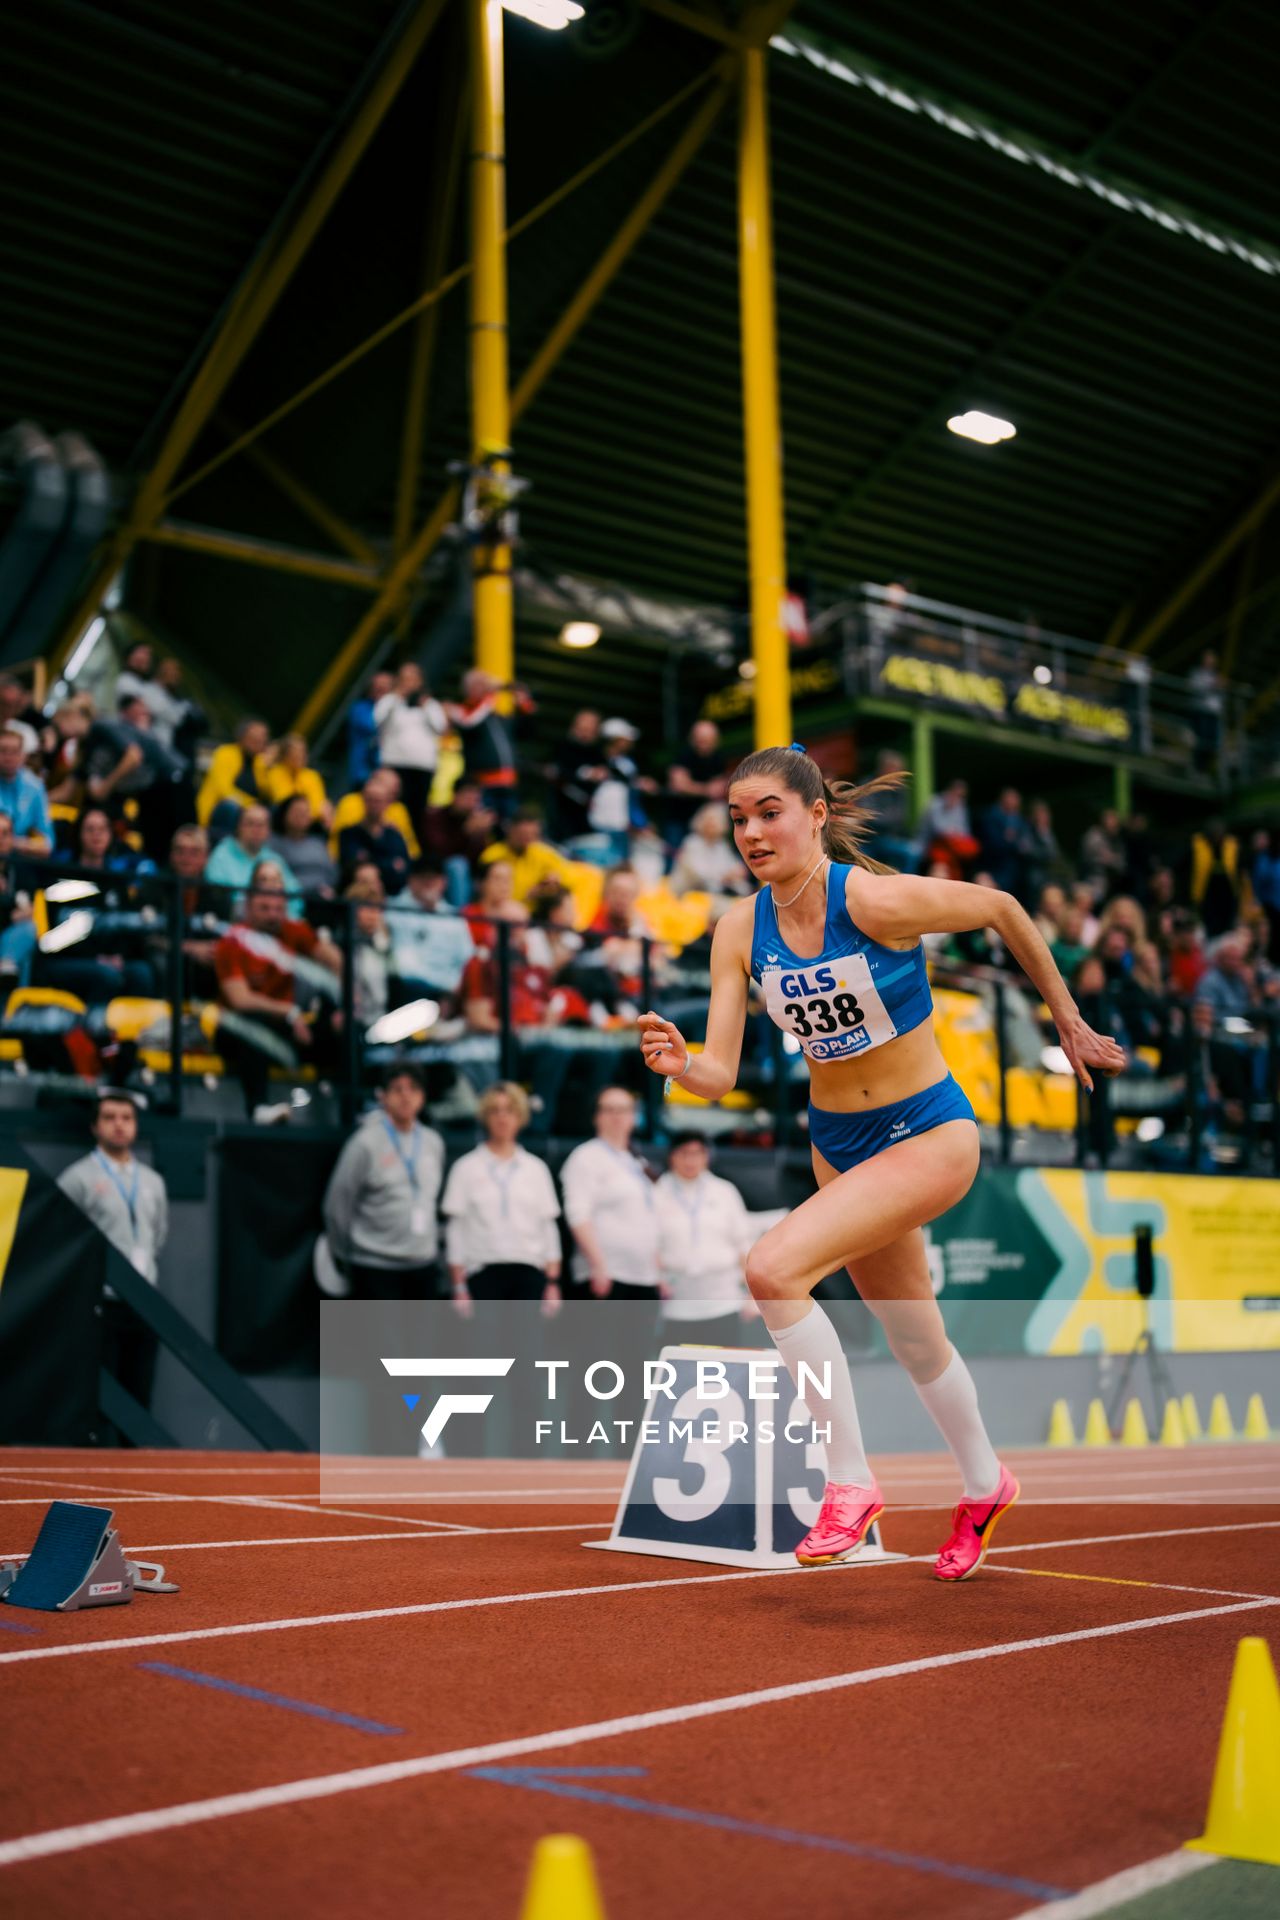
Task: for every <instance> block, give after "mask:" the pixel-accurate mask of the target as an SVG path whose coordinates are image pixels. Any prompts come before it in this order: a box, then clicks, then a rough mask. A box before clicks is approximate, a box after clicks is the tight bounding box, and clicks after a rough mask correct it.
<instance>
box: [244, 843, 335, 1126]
mask: <svg viewBox="0 0 1280 1920" xmlns="http://www.w3.org/2000/svg"><path fill="white" fill-rule="evenodd" d="M286 889H287V883H286V880H285V876H284V874H283V873H282V872H281V870H280V868H279V866H278V865H276V864H275V863H274V862H273V861H271V860H263V861H261V863H260V864H259V866H258V868H257V871H256V873H255V875H254V884H253V886H252V888H251V889H250V891H249V894H248V897H247V898H246V900H245V905H244V917H243V919H242V920H239V921H237V922H236V924H235V925H234V926H232V927H231V928H229V929H228V931H227V932H226V933H225V934H224V935H223V936H222V938H221V939H220V940H219V941H218V943H217V945H216V946H215V948H214V952H213V964H214V971H215V973H216V974H217V977H218V988H219V994H220V997H221V1000H222V1003H223V1005H224V1006H226V1007H228V1008H229V1009H230V1010H231V1011H232V1012H233V1013H235V1014H238V1015H241V1016H242V1017H245V1018H247V1019H249V1020H251V1021H253V1022H254V1024H255V1025H257V1026H260V1027H265V1028H266V1029H268V1031H269V1032H270V1033H271V1034H272V1035H274V1036H275V1038H276V1039H277V1040H282V1041H284V1042H286V1043H287V1044H288V1046H289V1052H290V1056H291V1057H293V1058H294V1059H295V1060H296V1055H294V1053H293V1049H295V1048H296V1049H297V1050H298V1052H300V1053H301V1054H303V1055H304V1056H306V1057H309V1058H312V1059H320V1060H323V1059H324V1058H325V1057H326V1055H327V1054H330V1053H331V1051H332V1048H331V1038H330V1036H331V1031H332V1022H331V1020H330V1019H329V1018H328V1017H327V1015H328V1005H329V1002H328V997H327V996H326V995H324V994H321V993H320V992H319V991H318V990H317V988H316V986H315V985H314V984H313V983H309V982H308V981H307V979H306V977H305V975H303V974H301V973H299V971H298V970H297V969H296V968H295V966H294V961H295V960H302V961H310V962H312V963H313V964H314V965H317V966H320V967H323V968H325V969H326V971H327V972H329V973H331V974H333V975H334V976H335V977H336V976H338V975H340V974H341V972H342V955H341V954H340V953H339V951H338V949H337V947H335V946H334V944H333V942H332V941H331V940H329V939H328V938H326V936H325V935H324V934H319V933H317V932H316V931H315V929H314V927H309V926H308V925H307V923H306V921H305V920H291V919H290V918H289V917H288V895H287V890H286ZM218 1050H219V1052H220V1053H222V1055H223V1056H224V1058H226V1059H227V1061H228V1062H229V1063H230V1064H231V1065H232V1066H233V1067H234V1068H235V1071H236V1073H237V1075H238V1076H239V1079H240V1084H241V1087H242V1088H243V1090H244V1098H245V1107H246V1109H247V1111H248V1113H249V1114H250V1116H251V1118H253V1119H255V1120H263V1121H272V1120H278V1119H280V1118H282V1117H286V1116H287V1112H288V1109H287V1108H286V1109H285V1110H284V1114H283V1115H282V1113H281V1110H280V1109H279V1108H278V1107H268V1106H267V1105H266V1097H267V1086H268V1081H269V1076H270V1064H271V1056H270V1054H268V1053H267V1052H265V1051H264V1050H263V1049H262V1048H261V1047H258V1046H255V1045H254V1044H253V1042H252V1039H251V1038H249V1037H248V1036H247V1035H245V1034H242V1033H240V1032H238V1031H233V1030H231V1029H230V1027H229V1026H220V1027H219V1029H218Z"/></svg>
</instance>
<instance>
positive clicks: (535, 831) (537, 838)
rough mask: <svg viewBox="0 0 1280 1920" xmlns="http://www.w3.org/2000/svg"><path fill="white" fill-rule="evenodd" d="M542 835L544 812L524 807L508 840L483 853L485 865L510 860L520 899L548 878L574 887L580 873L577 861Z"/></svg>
mask: <svg viewBox="0 0 1280 1920" xmlns="http://www.w3.org/2000/svg"><path fill="white" fill-rule="evenodd" d="M541 835H542V815H541V814H540V813H539V812H538V809H537V808H536V807H521V808H519V810H518V811H517V813H516V814H515V817H514V818H513V819H512V821H511V824H510V825H509V826H508V828H507V837H506V839H505V840H499V841H498V842H497V844H496V845H495V846H492V847H486V848H485V850H484V852H483V853H482V854H481V855H480V864H481V865H482V866H490V865H492V863H493V862H494V861H495V860H506V861H508V862H509V863H510V866H511V871H512V876H513V879H514V892H513V897H514V898H515V899H517V900H520V901H525V900H527V899H528V898H529V896H530V894H532V893H534V892H536V891H537V889H538V888H539V887H540V886H541V885H542V884H543V882H544V881H546V880H554V881H556V882H557V883H558V884H559V885H560V886H562V887H570V886H572V883H573V879H574V875H575V872H576V869H575V866H574V863H573V861H572V860H566V858H565V856H564V855H563V854H562V853H561V852H559V851H558V849H557V848H555V847H553V846H552V845H551V844H550V842H549V841H546V840H544V839H542V838H541Z"/></svg>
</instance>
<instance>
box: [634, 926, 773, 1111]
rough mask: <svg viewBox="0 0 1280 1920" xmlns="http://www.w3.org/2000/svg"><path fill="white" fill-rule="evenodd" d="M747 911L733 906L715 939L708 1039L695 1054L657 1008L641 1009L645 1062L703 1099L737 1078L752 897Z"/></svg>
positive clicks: (712, 1097)
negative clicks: (675, 1078)
mask: <svg viewBox="0 0 1280 1920" xmlns="http://www.w3.org/2000/svg"><path fill="white" fill-rule="evenodd" d="M745 905H746V908H747V917H745V918H744V916H743V913H742V909H741V908H740V907H730V909H729V911H728V913H726V914H725V916H724V918H723V919H722V920H721V922H720V924H719V926H717V928H716V930H715V933H714V934H713V935H712V939H711V1008H710V1011H709V1012H708V1014H707V1044H706V1046H705V1047H704V1048H703V1049H702V1052H701V1053H698V1054H694V1055H693V1057H692V1058H690V1054H689V1047H688V1043H687V1041H686V1040H685V1037H684V1035H683V1034H682V1033H681V1032H680V1030H679V1028H678V1027H676V1026H674V1025H673V1024H672V1022H671V1021H670V1020H664V1019H663V1018H662V1016H661V1015H660V1014H657V1013H642V1014H641V1016H640V1019H639V1022H638V1023H637V1024H638V1025H639V1028H640V1047H641V1051H642V1052H643V1054H644V1063H645V1065H646V1067H651V1068H652V1069H653V1071H654V1073H662V1074H668V1073H669V1074H671V1075H673V1076H678V1078H679V1081H680V1085H681V1086H682V1087H687V1088H688V1089H689V1092H690V1093H696V1094H697V1095H698V1097H699V1099H701V1100H718V1099H719V1098H720V1096H721V1094H725V1093H728V1091H729V1089H730V1088H731V1087H732V1086H734V1085H736V1083H737V1079H738V1062H739V1060H740V1059H741V1057H742V1032H743V1028H744V1027H745V1025H746V1021H747V960H748V953H747V946H746V943H747V941H748V940H749V939H750V925H751V922H750V917H749V916H750V913H751V905H750V902H746V903H745Z"/></svg>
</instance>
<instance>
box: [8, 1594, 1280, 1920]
mask: <svg viewBox="0 0 1280 1920" xmlns="http://www.w3.org/2000/svg"><path fill="white" fill-rule="evenodd" d="M726 1577H727V1578H729V1579H734V1578H737V1577H738V1576H737V1575H733V1574H730V1575H727V1576H726ZM749 1577H750V1578H752V1579H760V1578H761V1577H767V1575H766V1576H762V1575H761V1574H760V1573H756V1572H753V1573H752V1574H751V1575H750V1576H749ZM1277 1605H1280V1601H1256V1600H1247V1601H1244V1602H1243V1603H1238V1604H1236V1605H1233V1606H1225V1607H1199V1608H1196V1609H1194V1610H1193V1611H1190V1612H1186V1613H1165V1614H1153V1615H1148V1616H1147V1617H1146V1618H1144V1619H1140V1620H1124V1621H1120V1622H1117V1623H1115V1624H1111V1625H1107V1626H1094V1627H1082V1628H1078V1629H1076V1630H1075V1631H1074V1632H1071V1633H1054V1634H1041V1635H1038V1636H1036V1637H1035V1638H1034V1639H1030V1640H1009V1641H1004V1642H1001V1643H999V1644H997V1645H994V1646H985V1647H969V1648H966V1649H964V1650H963V1651H962V1652H958V1653H935V1654H929V1655H927V1656H925V1657H924V1658H922V1659H919V1660H900V1661H896V1662H895V1663H893V1664H892V1665H890V1666H882V1667H862V1668H857V1669H855V1670H854V1671H853V1672H851V1673H834V1674H828V1675H824V1676H823V1677H822V1678H820V1679H817V1680H797V1681H792V1682H791V1683H790V1684H788V1685H786V1686H779V1687H761V1688H758V1689H757V1690H756V1691H755V1692H753V1693H731V1694H724V1695H721V1696H720V1697H719V1698H718V1699H713V1700H692V1701H687V1702H685V1703H683V1704H682V1705H680V1706H674V1707H659V1708H656V1709H654V1710H652V1711H650V1712H648V1713H630V1714H624V1715H622V1716H620V1717H618V1718H616V1719H613V1720H595V1721H588V1722H586V1723H584V1724H582V1725H580V1726H575V1727H559V1728H556V1729H555V1730H554V1731H553V1732H549V1733H534V1734H527V1735H525V1736H523V1737H522V1738H519V1739H514V1740H495V1741H492V1742H490V1743H489V1744H488V1745H487V1746H479V1747H456V1748H454V1749H452V1750H451V1751H449V1752H444V1753H424V1754H419V1755H417V1756H416V1757H414V1758H411V1759H406V1760H392V1761H387V1762H384V1763H383V1764H382V1765H380V1766H370V1767H352V1768H349V1769H348V1770H347V1771H346V1772H343V1773H321V1774H312V1775H310V1776H308V1777H305V1778H302V1779H298V1780H282V1781H280V1782H279V1783H278V1784H277V1785H275V1786H272V1787H256V1788H254V1789H252V1790H251V1791H249V1792H245V1793H226V1794H219V1795H216V1796H215V1797H213V1798H211V1799H207V1800H187V1801H182V1802H179V1803H178V1804H176V1805H173V1806H168V1807H153V1808H151V1809H149V1810H148V1811H146V1812H142V1813H126V1814H118V1815H116V1816H115V1817H114V1818H112V1819H108V1820H91V1821H86V1822H84V1823H83V1824H81V1825H78V1826H73V1827H54V1828H50V1829H46V1830H45V1831H44V1832H43V1833H31V1834H25V1835H22V1836H21V1837H19V1838H18V1839H15V1840H9V1841H6V1842H4V1843H3V1844H0V1867H8V1866H16V1865H18V1864H20V1863H22V1862H25V1861H31V1860H47V1859H50V1858H52V1857H54V1856H55V1855H58V1854H67V1853H79V1852H82V1851H83V1850H84V1849H85V1848H86V1847H96V1846H103V1845H105V1844H107V1843H108V1842H110V1841H114V1840H135V1839H138V1838H139V1837H140V1836H141V1835H143V1834H151V1833H167V1832H171V1831H173V1830H174V1829H175V1828H179V1827H191V1826H197V1825H200V1824H202V1823H204V1822H207V1821H211V1820H226V1819H231V1818H233V1817H235V1816H237V1815H239V1814H243V1813H260V1812H264V1811H267V1810H270V1809H274V1808H276V1807H287V1806H296V1805H298V1804H299V1803H300V1802H303V1801H307V1800H326V1799H330V1798H332V1797H333V1796H334V1795H336V1794H340V1793H357V1792H360V1791H362V1790H364V1789H366V1788H372V1787H385V1786H395V1785H398V1784H399V1783H400V1782H402V1781H405V1780H420V1779H423V1778H425V1777H426V1776H428V1775H430V1774H439V1773H456V1772H458V1771H460V1770H461V1769H462V1768H464V1767H479V1766H487V1765H492V1764H493V1763H494V1762H496V1761H500V1760H514V1759H517V1758H519V1757H520V1756H522V1755H524V1754H529V1753H548V1752H553V1751H554V1750H555V1749H556V1748H559V1747H574V1746H580V1745H582V1744H584V1743H585V1742H587V1741H595V1740H616V1739H618V1738H620V1737H621V1736H623V1735H625V1734H631V1733H649V1732H651V1731H653V1729H654V1728H657V1727H671V1726H683V1725H687V1724H689V1723H690V1722H692V1721H695V1720H705V1719H709V1718H711V1717H712V1716H713V1715H716V1714H725V1713H739V1712H742V1711H743V1710H744V1709H746V1708H748V1707H763V1706H776V1705H779V1704H781V1703H782V1702H784V1701H788V1700H803V1699H807V1698H810V1697H812V1696H813V1695H815V1694H823V1693H838V1692H842V1691H843V1690H845V1689H846V1688H849V1687H860V1686H868V1685H870V1684H871V1683H872V1682H874V1681H878V1680H898V1679H904V1678H906V1677H908V1676H910V1675H913V1674H917V1673H932V1672H936V1671H938V1670H939V1669H945V1668H948V1667H960V1666H966V1665H968V1664H970V1663H972V1662H974V1661H980V1660H999V1659H1003V1658H1005V1657H1007V1656H1008V1655H1010V1654H1015V1653H1038V1652H1043V1651H1046V1650H1048V1649H1051V1648H1055V1647H1068V1646H1078V1645H1081V1644H1082V1643H1084V1642H1087V1641H1090V1640H1107V1639H1114V1638H1115V1637H1116V1636H1118V1635H1120V1634H1126V1633H1147V1632H1151V1631H1153V1630H1154V1629H1155V1628H1157V1627H1172V1626H1180V1625H1183V1624H1185V1623H1186V1622H1188V1621H1194V1620H1215V1619H1221V1618H1224V1617H1226V1616H1230V1615H1234V1614H1238V1613H1252V1612H1256V1611H1257V1610H1258V1609H1259V1608H1260V1607H1263V1606H1277ZM1054 1906H1055V1908H1056V1906H1057V1903H1056V1902H1055V1903H1054ZM1038 1911H1039V1912H1041V1913H1043V1912H1045V1911H1046V1910H1045V1909H1044V1908H1040V1909H1039V1910H1038ZM1058 1913H1059V1914H1060V1913H1061V1909H1058Z"/></svg>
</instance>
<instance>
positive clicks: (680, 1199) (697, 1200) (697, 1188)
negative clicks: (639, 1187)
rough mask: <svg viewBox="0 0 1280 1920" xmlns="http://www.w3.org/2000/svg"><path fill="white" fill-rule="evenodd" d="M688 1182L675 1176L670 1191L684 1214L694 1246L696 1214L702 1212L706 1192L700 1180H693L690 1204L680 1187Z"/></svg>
mask: <svg viewBox="0 0 1280 1920" xmlns="http://www.w3.org/2000/svg"><path fill="white" fill-rule="evenodd" d="M688 1184H689V1182H688V1181H686V1180H680V1179H678V1178H677V1179H676V1180H675V1181H673V1183H672V1193H673V1195H674V1197H675V1202H676V1205H677V1206H678V1207H679V1208H680V1211H681V1212H682V1213H683V1214H684V1216H685V1219H686V1220H687V1221H688V1222H689V1240H690V1244H691V1245H692V1246H693V1247H695V1248H696V1246H697V1244H698V1215H699V1214H700V1213H701V1212H702V1203H703V1201H704V1200H705V1199H706V1192H705V1189H704V1188H703V1185H702V1182H701V1180H697V1181H695V1182H694V1183H693V1185H694V1197H693V1205H692V1206H690V1205H689V1203H688V1201H687V1200H686V1199H685V1197H684V1194H683V1193H682V1192H681V1188H683V1187H685V1186H687V1185H688Z"/></svg>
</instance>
